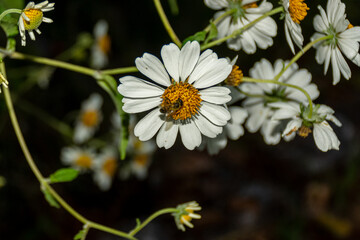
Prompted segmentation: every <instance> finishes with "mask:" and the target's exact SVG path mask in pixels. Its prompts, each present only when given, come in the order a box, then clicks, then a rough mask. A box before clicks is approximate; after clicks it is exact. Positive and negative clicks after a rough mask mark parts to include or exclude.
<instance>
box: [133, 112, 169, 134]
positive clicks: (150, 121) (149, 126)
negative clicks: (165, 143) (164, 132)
mask: <svg viewBox="0 0 360 240" xmlns="http://www.w3.org/2000/svg"><path fill="white" fill-rule="evenodd" d="M161 115H162V114H161V113H160V111H159V109H155V110H152V111H151V112H150V113H148V114H147V115H146V116H145V117H144V118H143V119H141V120H140V121H139V122H138V123H137V124H136V126H135V129H134V134H135V136H137V137H139V139H140V140H141V141H147V140H149V139H151V138H152V137H153V136H154V135H155V134H156V132H157V131H158V130H159V128H160V127H161V126H162V125H163V124H164V120H162V119H161Z"/></svg>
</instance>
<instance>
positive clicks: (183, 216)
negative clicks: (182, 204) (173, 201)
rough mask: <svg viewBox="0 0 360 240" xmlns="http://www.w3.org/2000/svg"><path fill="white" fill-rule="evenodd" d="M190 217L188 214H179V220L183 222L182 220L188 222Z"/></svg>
mask: <svg viewBox="0 0 360 240" xmlns="http://www.w3.org/2000/svg"><path fill="white" fill-rule="evenodd" d="M191 220H192V218H191V217H190V216H189V215H181V218H180V222H181V223H182V224H184V222H186V221H187V222H190V221H191Z"/></svg>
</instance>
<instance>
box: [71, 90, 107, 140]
mask: <svg viewBox="0 0 360 240" xmlns="http://www.w3.org/2000/svg"><path fill="white" fill-rule="evenodd" d="M102 102H103V99H102V97H101V95H99V94H97V93H94V94H92V95H91V96H90V97H89V98H88V99H87V100H85V101H84V102H83V103H82V106H81V110H80V114H79V116H78V119H77V121H76V123H75V129H74V142H75V143H83V142H85V141H86V140H88V139H89V138H90V137H92V136H93V134H94V132H95V130H96V129H97V128H98V126H99V124H100V122H101V121H102V113H101V106H102Z"/></svg>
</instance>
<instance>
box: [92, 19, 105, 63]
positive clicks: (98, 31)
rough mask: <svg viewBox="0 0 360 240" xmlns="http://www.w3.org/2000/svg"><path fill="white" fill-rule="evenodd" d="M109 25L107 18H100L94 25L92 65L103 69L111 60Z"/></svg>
mask: <svg viewBox="0 0 360 240" xmlns="http://www.w3.org/2000/svg"><path fill="white" fill-rule="evenodd" d="M108 30H109V25H108V23H107V22H106V21H105V20H99V21H98V22H97V23H96V24H95V27H94V38H95V39H94V44H93V45H92V47H91V58H90V65H91V66H92V67H94V68H95V69H101V68H103V67H104V66H106V64H108V62H109V58H108V54H109V50H110V37H109V35H108Z"/></svg>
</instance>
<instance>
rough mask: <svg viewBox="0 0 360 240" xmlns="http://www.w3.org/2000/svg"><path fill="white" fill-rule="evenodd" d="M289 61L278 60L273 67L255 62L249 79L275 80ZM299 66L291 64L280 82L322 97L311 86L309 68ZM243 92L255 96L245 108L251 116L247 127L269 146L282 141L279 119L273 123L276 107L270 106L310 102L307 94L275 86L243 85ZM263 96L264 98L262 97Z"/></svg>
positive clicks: (315, 96) (312, 85)
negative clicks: (261, 137) (276, 103)
mask: <svg viewBox="0 0 360 240" xmlns="http://www.w3.org/2000/svg"><path fill="white" fill-rule="evenodd" d="M287 64H288V61H285V62H284V61H283V60H281V59H278V60H276V61H275V64H274V67H273V66H272V65H271V63H270V62H269V61H268V60H266V59H262V60H260V61H259V62H257V63H255V65H254V67H253V68H252V69H250V76H251V77H252V78H257V79H273V78H274V77H275V76H276V75H277V74H278V73H279V72H280V71H281V70H282V69H283V67H284V65H287ZM298 68H299V67H298V65H297V64H296V63H294V64H292V65H291V66H290V67H289V68H288V69H287V70H286V71H285V72H284V74H283V75H282V76H281V77H280V79H279V81H280V82H285V83H288V84H293V85H296V86H299V87H302V88H303V89H304V90H305V91H307V92H308V93H309V95H310V97H311V99H316V98H317V97H318V96H319V91H318V89H317V86H316V85H315V84H314V83H311V74H310V72H308V71H307V70H306V69H298ZM240 89H241V90H242V91H243V92H245V93H247V94H250V95H254V97H252V96H248V97H247V98H246V99H245V100H244V102H243V107H244V108H246V109H247V111H248V113H249V117H248V119H247V121H246V124H245V126H246V128H247V129H248V131H249V132H252V133H253V132H257V131H258V130H259V129H260V128H261V130H260V132H261V134H262V135H263V137H264V140H265V142H266V143H267V144H272V145H274V144H278V143H279V141H280V140H281V134H280V131H279V129H278V128H279V125H280V124H281V123H280V122H279V121H277V120H272V119H271V116H272V114H273V110H274V109H273V108H271V107H270V106H269V105H268V104H269V103H271V102H277V101H288V100H294V101H298V102H301V103H305V102H307V99H306V97H305V95H304V94H303V93H302V92H300V91H299V90H297V89H294V88H289V87H284V86H280V85H277V84H272V83H243V84H241V85H240ZM259 96H263V97H259Z"/></svg>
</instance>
